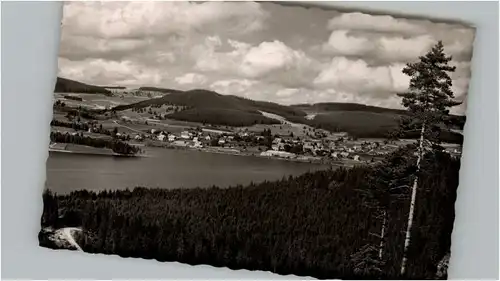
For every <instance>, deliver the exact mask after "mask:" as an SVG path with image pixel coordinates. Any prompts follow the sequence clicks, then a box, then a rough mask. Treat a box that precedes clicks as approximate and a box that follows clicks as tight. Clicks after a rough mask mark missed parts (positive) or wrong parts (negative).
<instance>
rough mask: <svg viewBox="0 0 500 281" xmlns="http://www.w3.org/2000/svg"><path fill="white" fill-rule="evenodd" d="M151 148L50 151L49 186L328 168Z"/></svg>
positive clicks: (243, 180)
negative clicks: (132, 152)
mask: <svg viewBox="0 0 500 281" xmlns="http://www.w3.org/2000/svg"><path fill="white" fill-rule="evenodd" d="M146 153H147V155H151V156H150V157H133V158H128V157H110V156H98V155H85V154H71V153H60V152H50V153H49V158H48V160H47V182H46V186H47V188H49V189H51V190H52V191H54V192H57V193H59V194H63V193H69V192H71V191H74V190H80V189H87V190H94V191H99V190H105V189H125V188H130V189H132V188H134V187H137V186H144V187H160V188H167V189H173V188H192V187H209V186H211V185H217V186H220V187H229V186H234V185H237V184H242V185H246V184H248V183H250V182H252V181H253V182H261V181H264V180H276V179H281V178H282V177H283V176H289V175H300V174H303V173H305V172H307V171H314V170H319V169H327V168H328V167H329V166H326V165H320V164H311V163H300V162H292V161H284V160H278V159H267V158H260V157H252V156H235V155H227V154H216V153H207V152H199V151H192V150H174V149H162V148H146Z"/></svg>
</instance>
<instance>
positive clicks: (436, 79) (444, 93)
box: [399, 41, 461, 275]
mask: <svg viewBox="0 0 500 281" xmlns="http://www.w3.org/2000/svg"><path fill="white" fill-rule="evenodd" d="M451 60H452V57H451V56H446V54H445V53H444V47H443V43H442V42H441V41H439V42H438V43H437V44H436V45H435V46H434V47H433V48H432V49H431V50H430V51H429V52H428V53H427V54H425V55H424V56H421V57H420V58H419V61H418V62H416V63H408V64H407V65H406V67H405V68H404V69H403V73H404V74H406V75H408V76H410V77H411V79H410V85H409V88H408V90H407V91H406V92H405V93H401V94H399V95H400V96H401V97H402V105H403V106H404V107H405V108H406V109H407V112H408V116H407V118H405V119H403V123H402V125H403V126H402V129H403V130H410V131H417V132H419V139H418V142H417V145H418V150H417V160H416V161H415V162H416V166H417V169H416V171H415V175H414V177H413V178H414V179H413V183H412V194H411V199H410V202H409V203H410V204H409V205H410V208H409V212H408V223H407V230H406V238H405V245H404V254H403V259H402V262H401V275H404V274H405V272H406V264H407V259H408V257H407V255H408V247H409V246H410V243H411V239H412V227H413V221H414V217H415V207H416V203H415V200H416V199H417V197H416V196H417V190H418V189H419V184H418V181H419V177H421V176H422V175H421V174H422V173H423V172H426V171H425V169H421V161H422V160H423V157H424V154H425V152H426V151H430V153H435V152H437V151H441V150H443V148H442V147H441V146H440V144H441V131H442V130H443V128H442V127H443V125H444V124H449V123H450V116H449V112H450V108H451V107H453V106H457V105H460V104H461V102H457V101H456V100H455V96H454V94H453V91H452V89H451V86H452V79H451V77H450V75H449V73H451V72H454V71H455V66H450V65H449V62H450V61H451Z"/></svg>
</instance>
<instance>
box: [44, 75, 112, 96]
mask: <svg viewBox="0 0 500 281" xmlns="http://www.w3.org/2000/svg"><path fill="white" fill-rule="evenodd" d="M54 92H56V93H87V94H111V91H109V90H107V89H105V88H103V87H100V86H94V85H89V84H85V83H81V82H78V81H74V80H70V79H66V78H62V77H57V82H56V85H55V89H54Z"/></svg>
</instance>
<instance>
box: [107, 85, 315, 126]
mask: <svg viewBox="0 0 500 281" xmlns="http://www.w3.org/2000/svg"><path fill="white" fill-rule="evenodd" d="M158 105H180V106H185V107H187V108H188V109H187V110H183V111H180V112H176V113H172V114H170V115H169V116H168V117H169V118H171V119H176V120H183V121H192V122H200V123H208V124H214V125H225V126H250V125H254V124H279V122H278V121H277V120H274V119H271V118H267V117H265V116H263V115H262V114H261V113H260V111H265V112H270V113H274V114H277V115H281V116H284V117H288V116H297V117H302V118H303V117H304V116H305V115H306V114H305V113H304V112H303V111H302V110H299V109H294V108H291V107H288V106H284V105H279V104H276V103H270V102H262V101H253V100H249V99H245V98H241V97H236V96H228V95H221V94H218V93H216V92H213V91H208V90H200V89H196V90H190V91H178V90H174V91H170V92H169V94H167V95H165V96H163V97H160V98H154V99H149V100H145V101H141V102H138V103H133V104H128V105H119V106H116V107H114V108H113V110H114V111H121V110H127V109H131V108H144V107H148V106H158Z"/></svg>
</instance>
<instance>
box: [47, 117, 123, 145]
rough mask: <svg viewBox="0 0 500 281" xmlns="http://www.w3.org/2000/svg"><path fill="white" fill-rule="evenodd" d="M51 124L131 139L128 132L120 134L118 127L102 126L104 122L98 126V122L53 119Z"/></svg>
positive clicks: (121, 138)
mask: <svg viewBox="0 0 500 281" xmlns="http://www.w3.org/2000/svg"><path fill="white" fill-rule="evenodd" d="M50 126H57V127H64V128H71V129H73V130H75V131H89V130H90V132H92V133H96V134H102V135H107V136H111V137H113V138H116V139H120V140H123V141H128V140H130V135H127V134H118V128H116V127H115V128H114V129H113V130H107V129H104V128H103V127H102V124H100V125H99V127H98V126H97V123H96V122H74V121H73V122H64V121H59V120H56V119H53V120H52V121H51V122H50Z"/></svg>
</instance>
